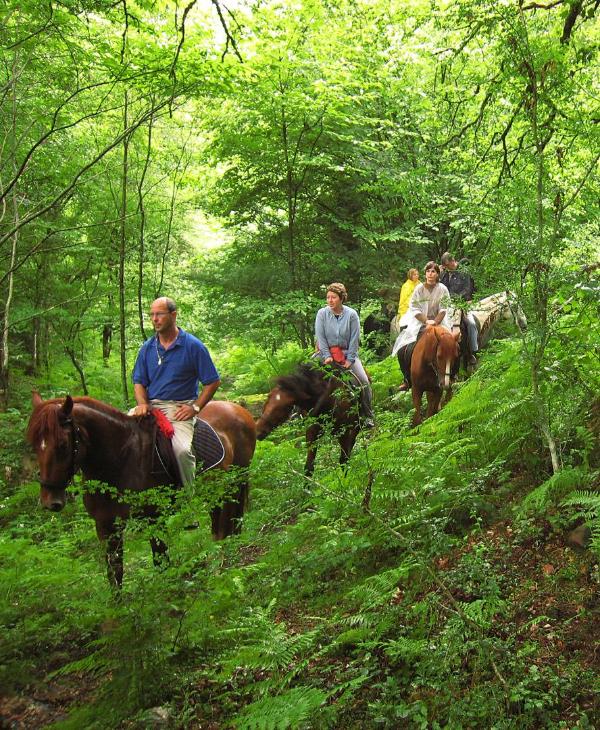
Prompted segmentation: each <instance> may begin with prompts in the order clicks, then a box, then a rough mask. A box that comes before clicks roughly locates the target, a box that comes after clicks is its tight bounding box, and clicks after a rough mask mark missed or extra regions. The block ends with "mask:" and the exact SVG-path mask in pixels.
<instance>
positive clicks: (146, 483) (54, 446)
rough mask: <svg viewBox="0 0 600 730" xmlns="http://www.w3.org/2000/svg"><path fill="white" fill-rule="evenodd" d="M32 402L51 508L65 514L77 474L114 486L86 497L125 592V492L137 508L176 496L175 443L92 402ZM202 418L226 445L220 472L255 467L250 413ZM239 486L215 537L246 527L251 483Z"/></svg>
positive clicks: (213, 405)
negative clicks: (161, 492) (160, 491)
mask: <svg viewBox="0 0 600 730" xmlns="http://www.w3.org/2000/svg"><path fill="white" fill-rule="evenodd" d="M32 401H33V407H34V409H33V413H32V414H31V418H30V419H29V426H28V428H27V439H28V441H29V442H30V443H31V444H32V446H33V447H34V449H35V452H36V455H37V459H38V464H39V468H40V487H41V489H40V501H41V503H42V505H43V506H44V507H46V508H47V509H49V510H52V511H53V512H60V510H62V508H63V507H64V506H65V500H66V493H65V490H66V487H67V485H68V484H69V482H70V481H71V479H72V477H73V475H74V474H75V472H77V471H78V470H81V472H82V473H83V475H84V477H85V478H86V479H93V480H96V481H99V482H102V483H103V484H106V485H108V487H100V488H98V489H94V490H93V491H87V492H86V493H85V494H84V497H83V502H84V505H85V508H86V510H87V512H88V514H89V515H90V516H91V517H92V518H93V519H94V520H95V522H96V534H97V535H98V538H99V539H100V540H106V543H107V545H106V561H107V567H108V577H109V581H110V582H111V583H112V584H114V585H116V586H120V585H121V583H122V580H123V524H124V522H125V521H126V520H127V518H128V517H129V515H130V513H131V512H132V506H131V505H130V504H129V503H128V499H127V497H126V496H125V495H126V492H128V493H130V495H131V497H130V500H129V501H132V502H133V501H136V498H135V496H134V495H135V493H138V494H139V493H142V492H145V491H146V490H149V489H153V488H156V487H162V486H165V487H167V488H169V487H170V488H171V489H170V490H169V495H170V496H171V497H173V496H174V495H173V489H174V488H176V487H178V486H179V485H180V483H181V480H180V476H179V471H178V468H177V464H176V462H175V458H174V455H173V450H172V448H171V445H170V442H169V440H168V439H167V438H166V437H165V436H163V435H162V433H160V431H158V426H157V424H156V421H155V419H154V417H153V416H152V415H148V416H144V417H141V418H139V417H132V416H126V415H124V414H123V413H121V412H120V411H118V410H117V409H116V408H113V407H112V406H110V405H107V404H106V403H102V402H101V401H98V400H94V399H93V398H87V397H81V398H71V396H67V397H66V398H64V399H62V398H61V399H59V398H56V399H53V400H47V401H44V400H42V398H41V396H40V395H39V393H35V392H34V394H33V398H32ZM202 420H204V421H206V422H207V423H209V424H210V425H211V426H212V427H213V429H214V430H215V431H216V432H217V433H218V435H219V436H220V438H221V441H222V442H223V446H224V449H225V457H224V459H223V461H222V462H221V464H220V465H219V466H220V467H221V468H222V469H228V468H229V467H230V466H237V467H243V468H246V467H248V466H249V464H250V461H251V459H252V456H253V454H254V447H255V444H256V430H255V426H254V421H253V419H252V416H251V415H250V413H248V411H246V409H245V408H242V407H241V406H239V405H237V404H235V403H227V402H225V401H211V402H210V403H209V404H208V405H207V406H206V407H205V408H204V409H203V410H202ZM155 444H156V447H155ZM236 486H237V493H236V494H234V495H232V496H230V497H229V498H228V500H227V501H225V502H224V503H223V504H222V505H221V506H218V507H215V508H214V509H213V510H212V512H211V521H212V532H213V536H214V537H215V539H221V538H224V537H227V536H228V535H231V534H233V533H234V532H236V531H238V530H239V528H240V523H239V520H240V519H241V517H242V516H243V513H244V508H245V505H246V502H247V496H248V483H247V481H246V480H245V478H244V477H242V475H241V474H240V479H239V481H238V482H237V484H236ZM111 487H112V489H110V488H111ZM137 500H138V501H139V497H138V498H137ZM145 501H146V502H150V501H151V500H145ZM139 512H140V514H141V515H142V516H143V517H146V518H148V519H149V521H150V522H153V521H156V520H157V519H158V517H159V516H160V509H159V507H158V506H157V505H155V504H151V503H148V504H144V505H143V506H142V507H141V508H140V510H139ZM150 544H151V547H152V555H153V558H154V562H155V564H158V563H159V562H160V561H161V560H162V559H163V557H165V556H166V552H167V547H166V545H165V544H164V542H163V541H162V540H160V539H159V538H157V537H153V538H151V540H150Z"/></svg>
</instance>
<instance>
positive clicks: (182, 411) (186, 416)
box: [173, 403, 196, 421]
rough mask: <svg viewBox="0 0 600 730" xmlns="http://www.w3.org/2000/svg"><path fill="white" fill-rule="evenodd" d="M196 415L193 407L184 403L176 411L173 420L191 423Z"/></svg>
mask: <svg viewBox="0 0 600 730" xmlns="http://www.w3.org/2000/svg"><path fill="white" fill-rule="evenodd" d="M195 415H196V411H195V410H194V409H193V407H192V406H189V405H187V403H184V404H183V405H180V406H179V408H178V409H177V410H176V411H175V415H174V416H173V420H174V421H189V420H190V419H191V418H193V417H194V416H195Z"/></svg>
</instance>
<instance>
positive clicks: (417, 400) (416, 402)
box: [412, 383, 423, 427]
mask: <svg viewBox="0 0 600 730" xmlns="http://www.w3.org/2000/svg"><path fill="white" fill-rule="evenodd" d="M422 401H423V391H422V390H419V388H417V386H416V385H415V384H414V383H413V386H412V402H413V406H414V409H415V415H414V416H413V422H412V425H413V427H414V426H419V425H420V424H421V423H423V417H422V416H421V403H422Z"/></svg>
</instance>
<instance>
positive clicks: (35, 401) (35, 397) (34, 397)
mask: <svg viewBox="0 0 600 730" xmlns="http://www.w3.org/2000/svg"><path fill="white" fill-rule="evenodd" d="M43 402H44V401H43V399H42V396H41V395H40V394H39V393H38V392H37V390H32V391H31V403H32V405H33V407H34V408H37V407H38V406H39V405H41V404H42V403H43Z"/></svg>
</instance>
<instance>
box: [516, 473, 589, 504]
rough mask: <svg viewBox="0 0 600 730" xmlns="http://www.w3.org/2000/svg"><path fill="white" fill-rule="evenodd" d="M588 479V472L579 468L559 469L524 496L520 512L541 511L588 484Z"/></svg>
mask: <svg viewBox="0 0 600 730" xmlns="http://www.w3.org/2000/svg"><path fill="white" fill-rule="evenodd" d="M589 479H590V475H589V472H586V471H584V470H583V469H581V468H571V469H561V471H559V472H557V473H556V474H553V475H552V476H551V477H550V478H549V479H547V480H546V481H545V482H543V483H542V484H540V485H539V486H538V487H536V488H535V489H534V490H533V491H531V492H530V493H529V494H528V495H527V496H526V497H525V499H524V500H523V501H522V503H521V507H520V512H521V513H522V514H523V513H528V512H533V513H540V512H543V511H544V510H545V509H546V508H547V507H548V505H550V504H552V503H554V504H557V503H558V502H559V501H560V500H561V499H563V498H564V497H565V496H566V495H567V494H568V493H569V492H570V491H572V490H573V489H575V488H577V487H581V486H585V485H586V484H588V483H589Z"/></svg>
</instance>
